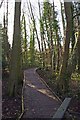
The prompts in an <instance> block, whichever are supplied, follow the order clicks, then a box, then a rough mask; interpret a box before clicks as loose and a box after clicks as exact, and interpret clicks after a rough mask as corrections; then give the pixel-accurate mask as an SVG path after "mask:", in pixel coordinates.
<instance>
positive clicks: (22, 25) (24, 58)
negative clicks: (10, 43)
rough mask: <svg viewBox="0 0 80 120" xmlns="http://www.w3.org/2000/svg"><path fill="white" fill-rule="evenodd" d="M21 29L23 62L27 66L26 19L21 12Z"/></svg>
mask: <svg viewBox="0 0 80 120" xmlns="http://www.w3.org/2000/svg"><path fill="white" fill-rule="evenodd" d="M21 31H22V50H23V64H24V65H26V66H27V64H28V48H27V47H28V45H27V44H28V43H27V33H26V32H27V31H26V19H25V14H24V12H23V15H22V22H21Z"/></svg>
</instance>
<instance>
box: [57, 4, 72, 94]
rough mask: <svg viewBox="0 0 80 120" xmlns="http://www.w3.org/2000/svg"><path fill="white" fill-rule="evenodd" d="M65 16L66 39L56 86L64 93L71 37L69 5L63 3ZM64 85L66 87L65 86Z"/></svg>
mask: <svg viewBox="0 0 80 120" xmlns="http://www.w3.org/2000/svg"><path fill="white" fill-rule="evenodd" d="M64 7H65V14H66V23H67V25H66V37H65V46H64V54H63V62H62V66H61V70H60V74H59V77H58V85H59V89H60V91H61V92H62V91H63V92H64V91H66V86H67V87H68V81H66V70H67V65H68V58H69V44H70V36H71V26H72V25H71V20H72V18H71V3H70V2H64ZM65 83H67V84H66V86H65Z"/></svg>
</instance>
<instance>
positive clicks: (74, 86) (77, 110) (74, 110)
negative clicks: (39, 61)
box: [37, 69, 80, 120]
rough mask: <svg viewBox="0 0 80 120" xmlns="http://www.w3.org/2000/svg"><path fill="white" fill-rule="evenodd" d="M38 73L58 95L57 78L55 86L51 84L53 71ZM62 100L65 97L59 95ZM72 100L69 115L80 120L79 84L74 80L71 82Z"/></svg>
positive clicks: (39, 71)
mask: <svg viewBox="0 0 80 120" xmlns="http://www.w3.org/2000/svg"><path fill="white" fill-rule="evenodd" d="M37 73H38V74H39V75H40V76H41V78H43V80H44V81H45V82H46V83H47V84H48V86H49V87H50V88H51V89H52V90H53V92H55V93H56V94H57V92H56V91H57V88H56V84H55V83H56V82H55V76H54V80H53V84H52V82H51V80H52V77H51V78H50V76H52V75H51V71H49V70H48V71H47V70H43V69H38V70H37ZM57 95H58V96H59V97H60V99H62V100H63V99H64V96H60V95H59V94H57ZM69 96H70V97H71V98H72V100H71V102H70V105H69V113H70V115H71V116H72V117H73V118H75V120H80V98H79V97H78V83H77V81H75V80H72V82H71V93H70V95H69Z"/></svg>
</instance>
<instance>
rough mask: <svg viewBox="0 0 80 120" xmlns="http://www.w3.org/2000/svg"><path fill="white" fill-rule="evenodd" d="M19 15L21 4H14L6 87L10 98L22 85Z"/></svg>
mask: <svg viewBox="0 0 80 120" xmlns="http://www.w3.org/2000/svg"><path fill="white" fill-rule="evenodd" d="M20 14H21V2H15V15H14V33H13V44H12V53H11V64H10V77H9V86H8V93H9V95H10V96H12V95H13V94H16V92H17V88H18V85H19V83H22V70H21V64H22V63H21V62H22V61H21V30H20Z"/></svg>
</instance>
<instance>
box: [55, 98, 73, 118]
mask: <svg viewBox="0 0 80 120" xmlns="http://www.w3.org/2000/svg"><path fill="white" fill-rule="evenodd" d="M70 101H71V98H65V99H64V101H63V102H62V104H61V105H60V107H59V108H58V110H57V112H56V113H55V115H54V116H53V120H54V119H56V118H57V119H59V120H61V119H62V118H63V116H64V113H65V112H66V110H67V108H68V106H69V103H70Z"/></svg>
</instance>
